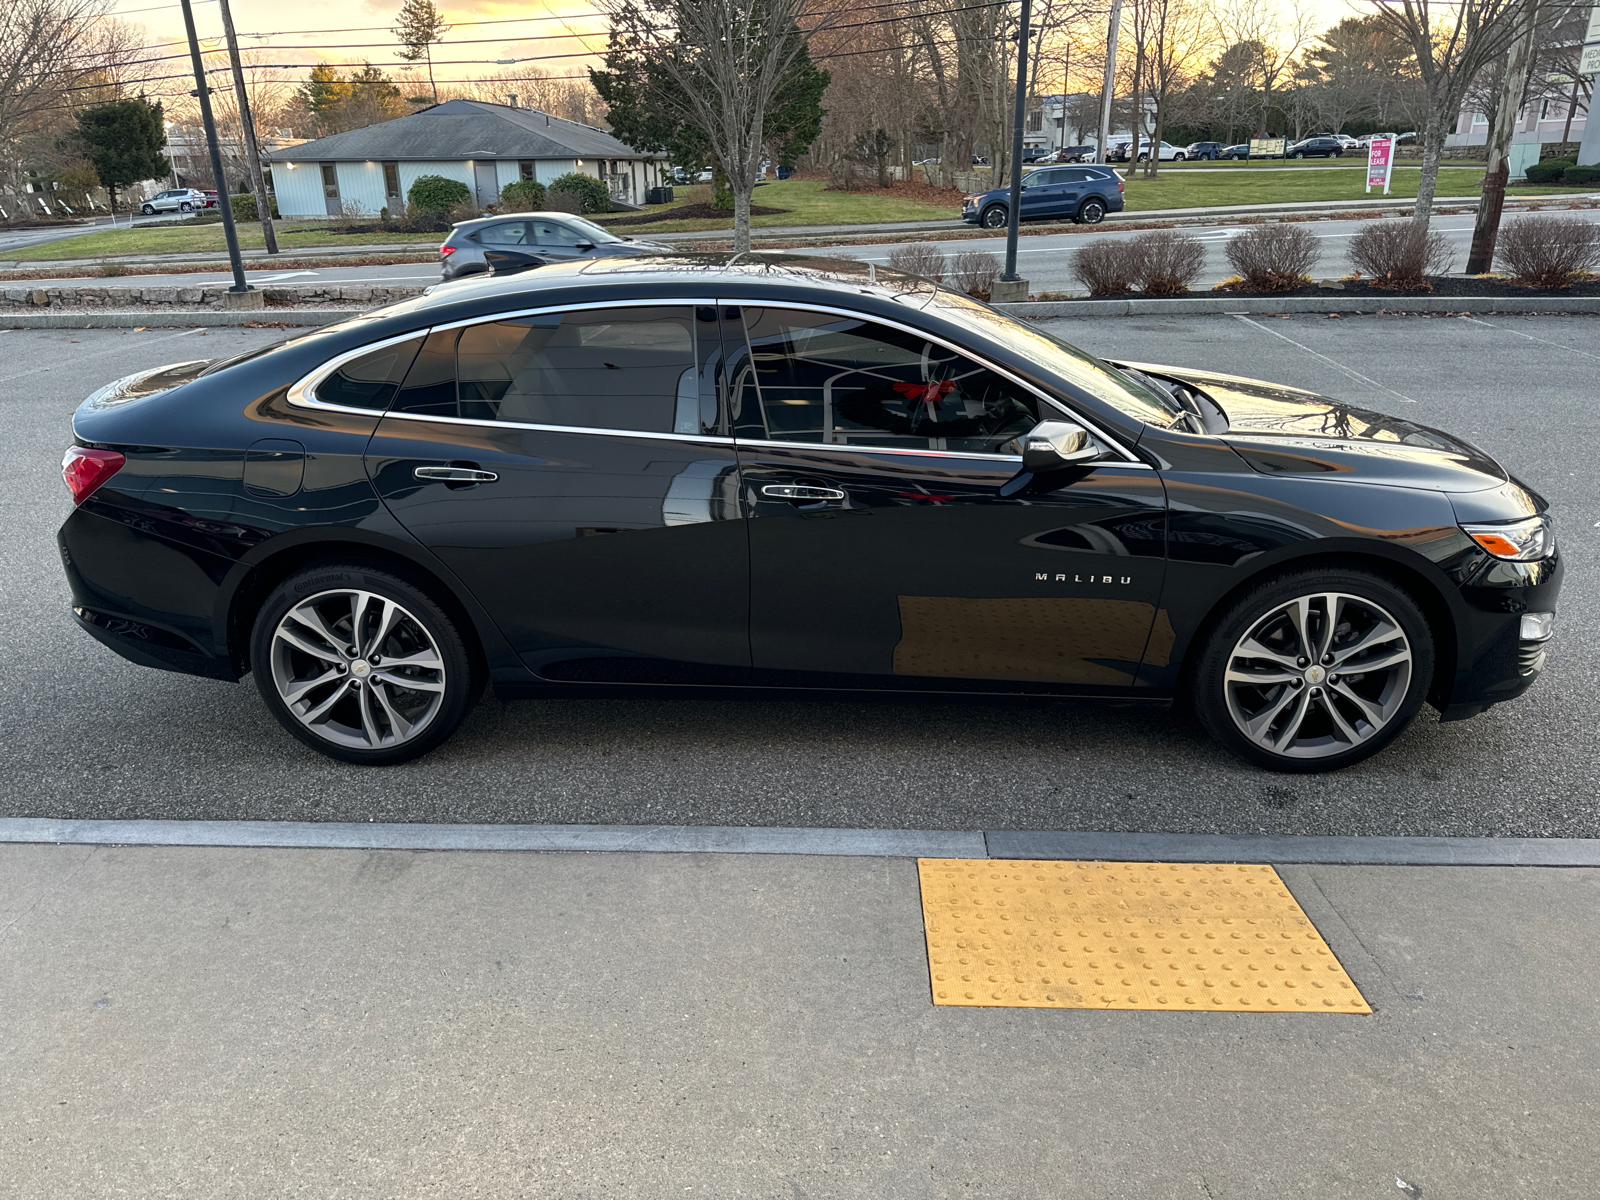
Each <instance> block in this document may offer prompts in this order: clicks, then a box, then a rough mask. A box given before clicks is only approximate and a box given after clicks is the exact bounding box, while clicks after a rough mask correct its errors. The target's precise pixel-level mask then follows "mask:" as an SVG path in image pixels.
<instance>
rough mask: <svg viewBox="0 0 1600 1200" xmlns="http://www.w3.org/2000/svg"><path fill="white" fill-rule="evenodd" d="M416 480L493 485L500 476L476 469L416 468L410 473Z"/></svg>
mask: <svg viewBox="0 0 1600 1200" xmlns="http://www.w3.org/2000/svg"><path fill="white" fill-rule="evenodd" d="M411 473H412V474H413V475H415V476H416V477H417V478H418V479H438V480H443V481H444V482H445V483H493V482H494V481H495V480H496V479H499V478H500V476H498V475H496V474H495V473H494V472H493V471H480V470H478V469H477V468H476V467H418V468H417V469H416V470H415V471H413V472H411Z"/></svg>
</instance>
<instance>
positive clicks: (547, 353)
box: [395, 306, 717, 434]
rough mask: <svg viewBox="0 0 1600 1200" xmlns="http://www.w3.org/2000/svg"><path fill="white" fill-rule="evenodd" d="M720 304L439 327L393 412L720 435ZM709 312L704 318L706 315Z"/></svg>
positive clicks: (589, 312) (595, 311) (598, 311)
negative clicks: (713, 374) (716, 376)
mask: <svg viewBox="0 0 1600 1200" xmlns="http://www.w3.org/2000/svg"><path fill="white" fill-rule="evenodd" d="M715 311H716V310H715V309H706V310H705V311H704V313H700V314H698V315H697V310H695V309H692V308H689V307H686V306H671V307H668V306H662V307H650V308H609V309H592V310H584V311H579V312H568V313H543V314H538V315H535V316H530V317H519V318H516V319H515V320H504V321H486V322H484V323H483V324H480V325H470V326H468V327H467V328H465V329H462V330H459V331H457V330H448V331H442V332H440V333H436V334H433V335H431V336H430V337H429V338H428V344H427V345H426V346H425V347H424V349H423V351H422V353H420V354H418V355H417V360H416V363H415V365H414V366H413V367H412V369H411V373H410V374H409V375H408V376H407V377H406V380H405V386H404V387H403V388H402V389H401V391H400V396H399V399H398V400H397V401H396V403H395V411H397V412H410V413H416V414H418V415H423V416H445V417H461V418H464V419H467V420H474V421H512V422H516V423H518V424H525V425H565V426H572V427H577V428H585V429H623V430H631V431H635V432H640V433H687V434H705V433H715V432H716V426H717V413H716V392H715V389H714V388H713V387H712V386H711V385H710V379H709V376H708V375H707V374H706V371H705V370H704V369H703V360H704V359H705V358H707V357H714V356H713V355H712V351H714V350H715V348H716V344H717V339H716V332H715V326H714V325H712V324H708V321H710V320H713V319H714V317H715ZM702 317H704V318H705V320H702V319H701V318H702Z"/></svg>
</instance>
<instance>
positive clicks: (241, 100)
mask: <svg viewBox="0 0 1600 1200" xmlns="http://www.w3.org/2000/svg"><path fill="white" fill-rule="evenodd" d="M221 4H222V32H223V34H224V35H225V36H226V37H227V39H228V62H229V63H230V64H231V65H232V67H233V95H234V99H235V100H236V101H237V102H238V105H239V126H240V128H241V129H242V130H243V133H242V134H241V135H240V136H241V137H243V139H244V158H245V162H246V163H247V164H248V165H249V168H250V190H251V191H253V192H254V193H255V194H256V215H257V216H259V217H260V218H261V236H262V238H263V239H265V241H266V243H267V253H268V254H276V253H277V252H278V234H277V231H275V230H274V229H273V228H272V202H271V201H270V200H268V199H267V181H266V177H265V176H264V175H262V173H261V150H260V147H259V146H258V145H257V144H256V119H255V116H254V115H253V114H252V113H251V112H250V96H249V94H248V93H246V91H245V90H244V66H243V64H241V63H240V61H239V39H238V38H237V37H235V36H234V33H233V13H232V12H231V11H230V10H229V8H228V0H221ZM230 204H231V201H230Z"/></svg>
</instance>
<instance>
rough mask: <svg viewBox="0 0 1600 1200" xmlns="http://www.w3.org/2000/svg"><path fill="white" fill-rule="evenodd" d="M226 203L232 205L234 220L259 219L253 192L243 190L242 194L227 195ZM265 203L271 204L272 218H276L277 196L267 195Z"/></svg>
mask: <svg viewBox="0 0 1600 1200" xmlns="http://www.w3.org/2000/svg"><path fill="white" fill-rule="evenodd" d="M228 203H229V204H231V205H233V219H234V220H235V221H259V220H260V219H261V215H260V213H259V211H258V210H257V208H256V198H255V196H254V195H253V194H251V193H249V192H245V193H243V194H242V195H237V196H230V197H228ZM267 203H268V204H269V205H271V206H272V219H273V220H274V221H276V220H278V219H279V217H278V198H277V197H276V196H269V197H267Z"/></svg>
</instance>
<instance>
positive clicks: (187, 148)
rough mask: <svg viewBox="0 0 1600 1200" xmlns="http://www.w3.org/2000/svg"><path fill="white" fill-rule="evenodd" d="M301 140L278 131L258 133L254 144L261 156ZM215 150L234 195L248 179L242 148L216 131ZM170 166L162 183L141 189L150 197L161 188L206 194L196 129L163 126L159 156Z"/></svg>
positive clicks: (207, 173) (206, 161)
mask: <svg viewBox="0 0 1600 1200" xmlns="http://www.w3.org/2000/svg"><path fill="white" fill-rule="evenodd" d="M304 140H305V139H304V138H296V137H290V136H289V135H288V134H287V133H286V132H284V131H282V130H279V131H278V132H276V133H273V132H268V131H267V130H260V131H259V132H257V134H256V141H257V144H258V145H259V147H260V149H261V153H262V155H263V156H265V155H267V154H268V153H270V152H271V151H274V150H285V149H287V148H289V147H290V146H297V145H299V144H300V143H301V142H303V141H304ZM217 148H218V149H219V150H221V151H222V171H223V174H225V175H226V176H227V177H228V190H229V191H236V190H237V189H238V187H239V184H240V183H242V182H244V181H245V180H247V179H248V178H249V177H250V170H249V167H248V166H246V164H245V155H244V147H243V146H241V145H240V144H239V139H238V138H237V137H229V136H228V135H227V134H226V133H225V132H223V131H220V130H219V131H218V134H217ZM161 153H162V154H164V155H166V157H167V162H168V163H170V164H171V173H170V175H169V177H168V178H167V179H165V180H160V181H151V183H150V184H148V185H147V186H146V188H145V191H146V193H147V194H151V195H153V194H154V193H156V192H159V191H161V190H162V189H163V188H169V187H192V188H200V189H202V190H208V189H210V188H211V186H212V182H211V154H210V151H209V150H207V148H206V133H205V130H204V129H202V128H201V127H200V126H198V125H176V124H173V123H172V122H171V121H169V122H167V145H166V148H165V149H164V150H162V152H161Z"/></svg>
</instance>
